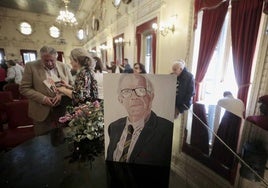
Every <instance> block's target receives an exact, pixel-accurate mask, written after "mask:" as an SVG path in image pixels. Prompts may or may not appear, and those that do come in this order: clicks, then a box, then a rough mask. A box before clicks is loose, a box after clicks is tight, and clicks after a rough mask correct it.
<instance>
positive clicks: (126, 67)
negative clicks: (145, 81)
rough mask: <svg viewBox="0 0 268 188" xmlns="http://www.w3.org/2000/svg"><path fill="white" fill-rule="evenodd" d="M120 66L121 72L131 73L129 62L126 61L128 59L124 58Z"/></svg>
mask: <svg viewBox="0 0 268 188" xmlns="http://www.w3.org/2000/svg"><path fill="white" fill-rule="evenodd" d="M119 67H120V72H121V73H133V69H132V68H131V66H130V64H129V63H128V59H127V58H124V63H123V66H121V65H120V66H119Z"/></svg>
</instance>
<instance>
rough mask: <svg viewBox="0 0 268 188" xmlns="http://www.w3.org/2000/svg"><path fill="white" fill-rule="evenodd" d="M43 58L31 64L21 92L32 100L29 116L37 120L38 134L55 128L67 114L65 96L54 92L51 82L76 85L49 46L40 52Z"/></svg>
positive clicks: (22, 82)
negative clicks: (59, 120)
mask: <svg viewBox="0 0 268 188" xmlns="http://www.w3.org/2000/svg"><path fill="white" fill-rule="evenodd" d="M40 56H41V59H40V60H37V61H33V62H28V63H27V64H26V65H25V69H24V75H23V78H22V81H21V85H20V93H21V94H22V95H24V96H25V97H26V98H28V100H29V108H28V115H29V117H31V118H32V119H33V121H34V125H35V126H34V128H35V134H36V135H42V134H45V133H47V132H48V131H50V130H51V129H53V128H54V127H53V125H55V123H56V122H58V119H59V117H61V116H63V115H64V113H65V111H66V109H65V108H66V103H68V101H67V100H65V99H66V96H63V95H62V94H60V93H58V92H57V91H55V90H53V89H51V88H55V85H54V86H53V85H52V84H51V83H52V82H57V81H60V80H64V81H65V82H67V83H69V84H70V85H72V84H73V80H72V75H71V73H70V71H69V69H68V67H67V65H65V64H64V63H62V62H58V61H57V51H56V50H55V49H54V48H52V47H49V46H43V47H42V48H41V49H40Z"/></svg>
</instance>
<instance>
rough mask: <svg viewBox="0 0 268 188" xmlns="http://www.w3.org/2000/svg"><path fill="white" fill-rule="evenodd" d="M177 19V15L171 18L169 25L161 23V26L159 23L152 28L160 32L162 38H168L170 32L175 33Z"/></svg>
mask: <svg viewBox="0 0 268 188" xmlns="http://www.w3.org/2000/svg"><path fill="white" fill-rule="evenodd" d="M176 18H177V15H174V16H172V17H171V18H170V20H169V21H168V22H167V23H161V24H160V25H159V26H158V25H157V23H153V24H152V28H153V29H154V31H155V32H157V31H159V32H160V34H161V35H162V36H166V35H167V34H168V33H169V31H171V32H172V33H174V31H175V24H174V23H175V20H176Z"/></svg>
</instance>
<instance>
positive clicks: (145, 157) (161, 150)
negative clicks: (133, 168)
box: [106, 111, 173, 166]
mask: <svg viewBox="0 0 268 188" xmlns="http://www.w3.org/2000/svg"><path fill="white" fill-rule="evenodd" d="M126 120H127V117H124V118H120V119H118V120H116V121H114V122H112V123H111V124H110V126H109V128H108V134H109V137H110V143H109V146H108V149H107V158H106V159H107V160H109V161H112V160H113V153H114V151H115V149H116V146H117V143H118V142H119V140H120V137H121V134H122V132H123V130H124V127H125V124H126ZM172 137H173V123H172V122H171V121H169V120H167V119H164V118H161V117H159V116H157V115H156V114H155V113H154V112H153V111H152V112H151V116H150V118H149V120H148V121H147V122H146V124H145V126H144V128H143V130H142V132H141V134H140V136H139V138H138V140H137V142H136V144H135V146H134V148H133V151H132V153H131V156H130V158H129V163H137V164H148V165H157V166H169V165H170V160H171V151H172Z"/></svg>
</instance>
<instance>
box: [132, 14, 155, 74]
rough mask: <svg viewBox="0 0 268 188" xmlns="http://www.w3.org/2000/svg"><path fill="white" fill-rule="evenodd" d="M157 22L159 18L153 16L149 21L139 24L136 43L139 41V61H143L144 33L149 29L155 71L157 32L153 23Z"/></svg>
mask: <svg viewBox="0 0 268 188" xmlns="http://www.w3.org/2000/svg"><path fill="white" fill-rule="evenodd" d="M153 23H157V18H153V19H152V20H149V21H148V22H145V23H143V24H141V25H139V26H138V27H137V28H136V43H137V62H138V63H141V62H140V60H141V43H142V38H141V37H142V33H143V32H145V31H149V32H150V33H151V34H152V61H153V71H154V73H155V64H156V34H155V32H154V31H153V30H152V24H153Z"/></svg>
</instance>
